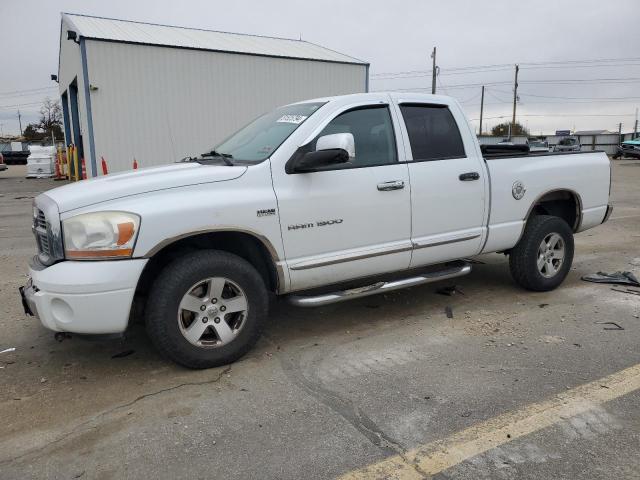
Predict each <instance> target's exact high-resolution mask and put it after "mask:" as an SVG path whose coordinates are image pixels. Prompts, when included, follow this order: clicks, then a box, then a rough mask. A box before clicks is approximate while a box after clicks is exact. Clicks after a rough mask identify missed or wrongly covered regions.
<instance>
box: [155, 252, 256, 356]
mask: <svg viewBox="0 0 640 480" xmlns="http://www.w3.org/2000/svg"><path fill="white" fill-rule="evenodd" d="M146 312H147V313H146V325H147V332H148V334H149V337H150V338H151V340H152V342H153V343H154V345H155V346H156V348H157V349H158V350H159V351H160V353H161V354H162V355H164V356H165V357H167V358H169V359H171V360H173V361H174V362H176V363H179V364H181V365H184V366H186V367H189V368H209V367H216V366H220V365H225V364H227V363H231V362H233V361H235V360H237V359H238V358H240V357H241V356H242V355H244V354H245V353H246V352H247V351H248V350H249V349H250V348H251V347H252V346H253V345H254V344H255V342H256V341H257V340H258V338H259V336H260V333H261V331H262V327H263V324H264V322H265V320H266V317H267V313H268V296H267V290H266V287H265V285H264V282H263V280H262V277H261V276H260V275H259V274H258V272H257V271H256V270H255V268H253V266H252V265H251V264H249V263H248V262H247V261H246V260H244V259H242V258H240V257H238V256H236V255H233V254H230V253H227V252H222V251H215V250H204V251H198V252H194V253H189V254H187V255H185V256H183V257H180V258H178V259H177V260H175V261H174V262H172V263H171V264H169V265H168V266H167V267H166V268H165V269H164V270H163V271H162V272H161V274H160V276H159V277H158V279H157V280H156V281H155V282H154V284H153V286H152V288H151V291H150V294H149V297H148V300H147V309H146Z"/></svg>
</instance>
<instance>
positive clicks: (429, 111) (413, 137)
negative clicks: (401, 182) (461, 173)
mask: <svg viewBox="0 0 640 480" xmlns="http://www.w3.org/2000/svg"><path fill="white" fill-rule="evenodd" d="M400 110H401V111H402V116H403V118H404V123H405V125H406V126H407V132H408V133H409V142H410V143H411V152H412V153H413V159H414V160H418V161H419V160H441V159H446V158H460V157H464V156H465V153H464V145H463V144H462V137H461V136H460V130H459V129H458V125H457V124H456V121H455V120H454V118H453V115H451V112H450V111H449V109H448V108H447V107H446V106H444V105H411V104H404V105H400Z"/></svg>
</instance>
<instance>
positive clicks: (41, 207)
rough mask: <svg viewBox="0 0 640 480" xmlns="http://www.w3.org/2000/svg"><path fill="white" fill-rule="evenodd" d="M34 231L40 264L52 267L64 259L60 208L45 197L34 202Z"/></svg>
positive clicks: (40, 197)
mask: <svg viewBox="0 0 640 480" xmlns="http://www.w3.org/2000/svg"><path fill="white" fill-rule="evenodd" d="M52 222H53V223H52ZM32 230H33V234H34V236H35V238H36V246H37V248H38V256H37V257H38V259H39V261H40V263H42V264H43V265H52V264H54V263H55V262H57V261H59V260H62V259H63V258H64V252H63V249H62V238H61V236H60V233H61V232H60V217H59V214H58V208H57V205H56V204H55V202H53V200H51V199H49V198H48V197H46V196H45V195H39V196H38V197H37V198H36V200H35V202H34V206H33V227H32Z"/></svg>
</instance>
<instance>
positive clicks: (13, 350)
mask: <svg viewBox="0 0 640 480" xmlns="http://www.w3.org/2000/svg"><path fill="white" fill-rule="evenodd" d="M15 351H16V347H11V348H5V349H4V350H2V351H1V352H0V353H9V352H15Z"/></svg>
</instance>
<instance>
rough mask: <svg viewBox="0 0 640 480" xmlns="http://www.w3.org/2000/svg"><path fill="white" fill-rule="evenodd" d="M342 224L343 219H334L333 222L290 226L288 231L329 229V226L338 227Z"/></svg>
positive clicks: (323, 221)
mask: <svg viewBox="0 0 640 480" xmlns="http://www.w3.org/2000/svg"><path fill="white" fill-rule="evenodd" d="M340 223H342V219H341V218H334V219H333V220H319V221H317V222H316V223H298V224H297V225H289V226H288V227H287V230H300V229H305V228H313V227H327V226H329V225H338V224H340Z"/></svg>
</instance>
